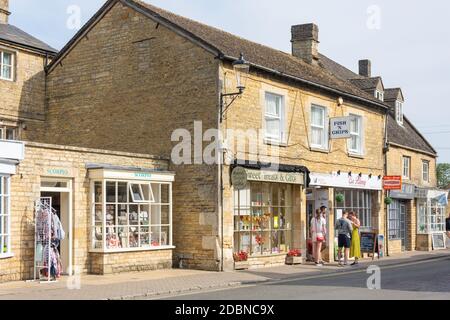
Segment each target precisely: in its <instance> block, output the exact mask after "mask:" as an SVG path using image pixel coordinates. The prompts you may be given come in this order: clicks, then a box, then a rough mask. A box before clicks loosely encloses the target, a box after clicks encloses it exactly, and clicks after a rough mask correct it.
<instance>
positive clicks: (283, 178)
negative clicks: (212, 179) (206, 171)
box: [231, 167, 305, 188]
mask: <svg viewBox="0 0 450 320" xmlns="http://www.w3.org/2000/svg"><path fill="white" fill-rule="evenodd" d="M237 169H238V171H237V172H236V173H235V171H236V170H237ZM242 170H245V173H246V177H245V178H244V177H243V176H244V174H243V171H242ZM233 176H234V179H235V181H236V182H237V184H236V185H237V186H238V187H242V186H243V183H244V182H247V181H260V182H273V183H287V184H304V181H305V179H304V175H303V173H297V172H279V171H265V170H252V169H245V168H242V167H237V168H235V169H234V170H233V173H232V175H231V179H232V183H233ZM233 186H235V184H234V183H233ZM244 188H245V187H244Z"/></svg>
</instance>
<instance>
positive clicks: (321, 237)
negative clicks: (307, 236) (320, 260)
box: [316, 233, 325, 242]
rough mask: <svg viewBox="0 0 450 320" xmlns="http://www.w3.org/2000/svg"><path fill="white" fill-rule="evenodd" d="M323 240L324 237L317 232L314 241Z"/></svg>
mask: <svg viewBox="0 0 450 320" xmlns="http://www.w3.org/2000/svg"><path fill="white" fill-rule="evenodd" d="M324 240H325V237H324V236H323V234H322V233H318V234H317V236H316V241H317V242H323V241H324Z"/></svg>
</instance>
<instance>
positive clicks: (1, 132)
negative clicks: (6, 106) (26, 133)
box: [0, 124, 18, 140]
mask: <svg viewBox="0 0 450 320" xmlns="http://www.w3.org/2000/svg"><path fill="white" fill-rule="evenodd" d="M17 131H18V130H17V128H16V127H9V126H2V125H1V124H0V140H17V139H18V133H17Z"/></svg>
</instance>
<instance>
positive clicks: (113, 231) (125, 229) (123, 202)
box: [89, 178, 175, 253]
mask: <svg viewBox="0 0 450 320" xmlns="http://www.w3.org/2000/svg"><path fill="white" fill-rule="evenodd" d="M142 184H144V185H149V188H150V190H152V191H151V194H152V195H153V200H154V202H150V201H149V200H148V201H144V202H134V201H133V199H132V196H131V185H142ZM121 185H122V186H121ZM108 186H109V187H111V186H114V198H113V197H111V198H110V199H108V198H107V195H108V194H110V193H108V191H107V189H108ZM163 186H166V187H165V188H167V189H165V190H164V191H167V195H166V194H164V195H165V196H167V199H166V197H165V196H164V197H163ZM121 187H124V188H123V190H122V191H124V190H126V191H125V192H126V199H125V198H123V197H120V188H121ZM154 188H157V189H158V193H157V194H158V201H156V200H157V199H156V197H155V194H154V190H153V189H154ZM140 189H142V187H140ZM98 190H100V194H98V195H97V194H96V191H98ZM155 190H156V189H155ZM155 192H156V191H155ZM90 203H91V232H90V239H91V240H90V241H91V244H90V246H89V248H90V249H89V251H90V252H99V253H109V252H137V251H155V250H165V249H173V248H175V247H174V246H173V201H172V182H165V181H136V180H123V179H107V178H104V179H101V178H100V179H93V180H91V199H90ZM163 208H164V211H163ZM135 209H137V210H135ZM142 209H144V210H142ZM146 209H147V210H148V211H146ZM144 211H146V212H147V216H146V217H144V215H142V216H141V214H142V213H144ZM121 212H122V213H123V212H125V215H122V214H120V213H121ZM163 212H164V213H166V214H167V216H166V217H164V220H163ZM132 214H135V215H136V216H135V219H132V218H131V215H132ZM108 215H112V217H110V218H108ZM123 217H124V218H125V221H123V219H120V218H123ZM155 217H156V219H157V220H158V221H156V222H157V223H154V219H155ZM143 221H144V223H142V222H143ZM166 221H168V224H167V223H165V222H166ZM136 223H137V224H136ZM133 229H134V230H133ZM155 230H156V231H155ZM120 234H123V235H122V236H121V235H120ZM143 234H144V235H146V236H147V237H146V238H144V239H145V240H143V238H142V235H143ZM136 235H137V240H136ZM153 235H156V236H157V237H158V239H156V238H155V239H156V240H157V244H158V245H153V243H154V237H153ZM111 236H114V238H115V239H116V241H117V243H118V244H120V245H119V246H117V247H109V245H110V243H109V241H110V239H108V238H110V237H111ZM132 236H134V239H133V240H136V243H137V245H136V246H133V245H131V242H132V241H131V237H132ZM98 237H99V238H100V239H99V238H98ZM163 243H164V244H163ZM125 244H126V245H125Z"/></svg>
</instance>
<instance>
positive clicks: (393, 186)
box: [383, 176, 402, 190]
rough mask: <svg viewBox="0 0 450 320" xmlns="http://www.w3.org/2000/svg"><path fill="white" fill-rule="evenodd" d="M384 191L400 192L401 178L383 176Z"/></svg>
mask: <svg viewBox="0 0 450 320" xmlns="http://www.w3.org/2000/svg"><path fill="white" fill-rule="evenodd" d="M383 189H384V190H402V177H401V176H385V177H383Z"/></svg>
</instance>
